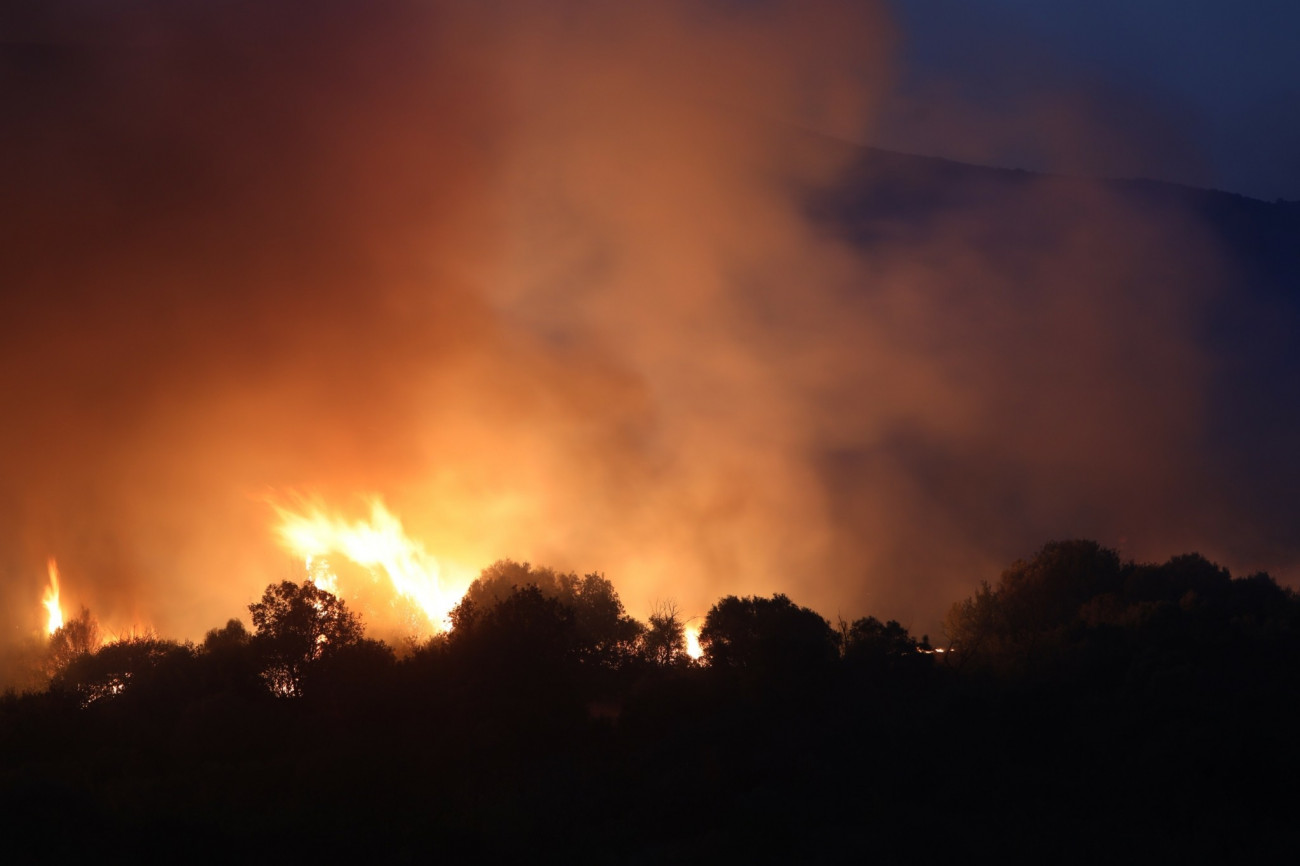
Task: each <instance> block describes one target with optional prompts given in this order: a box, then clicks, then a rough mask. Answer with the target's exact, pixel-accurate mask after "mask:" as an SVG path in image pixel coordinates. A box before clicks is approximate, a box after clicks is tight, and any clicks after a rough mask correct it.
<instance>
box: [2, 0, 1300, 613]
mask: <svg viewBox="0 0 1300 866" xmlns="http://www.w3.org/2000/svg"><path fill="white" fill-rule="evenodd" d="M471 6H472V7H473V8H469V7H471ZM4 14H5V18H4V20H3V28H4V33H5V36H4V44H3V48H2V49H0V58H2V59H3V64H4V65H3V85H2V86H3V93H4V104H5V106H6V107H5V123H4V125H3V128H2V129H0V148H2V149H3V150H2V153H3V158H4V165H5V168H4V172H3V184H4V195H3V199H4V202H5V206H4V208H3V212H2V213H0V220H3V227H4V235H3V236H4V254H3V264H2V265H0V267H2V268H3V271H2V273H0V280H2V282H3V288H2V289H0V291H3V305H4V315H3V317H0V377H2V379H3V392H2V393H3V412H4V419H5V420H4V425H3V427H0V476H2V477H3V486H2V487H0V569H2V571H0V576H2V577H0V579H2V580H3V583H2V584H0V592H2V593H3V601H4V611H5V613H4V623H3V625H4V628H5V633H6V634H8V635H10V636H12V637H21V636H25V635H28V634H29V633H32V632H34V631H36V630H37V629H39V627H40V621H41V620H40V618H41V615H42V609H41V607H40V599H41V593H42V589H43V587H44V584H45V563H46V559H47V558H48V557H50V556H54V557H56V558H57V559H58V563H59V566H60V569H61V572H62V577H63V598H64V599H65V605H67V606H68V607H67V609H69V610H73V609H75V606H76V605H80V604H85V605H87V606H89V607H90V608H91V609H92V610H93V611H94V612H95V613H96V614H97V615H98V616H99V617H100V618H101V619H102V620H103V621H104V622H105V623H106V624H108V625H109V626H110V627H111V626H112V625H113V624H118V627H119V628H121V627H125V626H127V625H129V624H135V623H140V624H147V625H151V626H153V627H155V628H156V629H158V631H159V632H160V633H162V634H164V635H168V636H177V637H197V636H199V635H201V634H202V632H203V631H204V630H206V629H208V628H211V627H213V626H216V625H219V624H221V623H222V622H224V621H225V620H226V619H227V618H229V617H231V616H238V615H240V614H242V613H243V611H244V610H245V605H246V604H247V603H248V602H249V601H252V600H255V599H256V598H257V597H258V596H259V595H260V593H261V590H262V588H263V587H264V586H265V585H266V584H267V583H268V582H271V581H273V580H281V579H284V578H285V577H295V576H296V573H292V572H290V571H289V569H290V564H289V561H288V557H287V555H286V554H285V553H284V552H283V551H282V550H281V549H279V548H278V547H277V545H276V538H275V536H274V533H273V530H272V525H273V523H274V520H275V513H274V510H273V509H272V508H271V506H270V505H269V504H268V500H275V499H278V498H283V497H293V496H305V497H315V498H318V499H319V501H322V502H327V503H329V504H330V505H331V506H332V507H334V508H337V509H339V510H342V511H344V512H350V513H352V514H355V515H358V516H359V515H362V514H364V512H365V510H366V508H367V507H368V506H367V500H366V499H365V497H367V496H370V495H377V496H380V497H382V498H383V501H384V502H385V503H387V505H388V507H389V508H390V509H391V510H392V511H393V512H394V513H395V514H397V515H399V516H400V517H401V519H402V520H403V521H404V523H405V526H406V529H407V531H408V533H409V534H410V535H411V536H413V537H416V538H419V539H420V540H422V541H423V543H424V545H425V547H426V548H427V549H428V551H429V552H430V553H432V554H434V555H435V556H437V557H439V558H440V559H441V560H442V561H443V564H444V567H445V568H446V569H447V571H448V573H449V574H451V575H453V576H456V577H458V578H463V579H468V577H471V576H473V574H474V573H476V572H477V570H478V569H479V568H481V567H483V566H485V565H487V564H489V563H490V562H492V561H493V560H495V559H497V558H500V557H511V558H514V559H518V560H530V561H532V562H534V563H538V564H545V565H551V566H554V567H557V568H561V569H573V570H577V571H580V572H582V571H590V570H601V571H604V572H605V573H606V575H607V576H608V577H610V578H611V579H612V580H613V581H614V583H615V585H616V586H617V587H618V589H619V590H620V592H621V593H622V596H623V598H624V601H625V602H626V603H627V605H628V608H629V611H630V612H631V613H633V614H634V615H637V616H639V617H644V616H645V615H646V614H647V613H648V611H649V610H650V608H651V606H652V604H653V603H654V602H655V601H656V600H660V599H666V598H673V599H676V600H677V602H678V604H679V605H680V607H681V608H682V609H683V611H685V612H686V613H687V615H691V614H703V613H704V612H705V611H706V610H707V609H708V607H709V606H710V605H711V604H712V603H713V602H714V601H715V600H716V599H717V598H718V597H719V596H721V595H723V594H727V593H737V594H754V593H758V594H768V593H772V592H786V593H788V594H789V595H790V596H791V597H793V598H794V599H795V600H796V601H797V602H798V603H800V604H805V605H808V606H811V607H813V608H815V609H817V610H819V611H820V612H822V613H823V614H824V615H826V616H828V617H831V618H834V616H835V615H836V614H837V613H842V614H843V615H845V616H846V617H849V618H852V617H855V616H859V615H864V614H866V613H872V614H875V615H878V616H882V617H892V618H898V619H900V620H902V621H903V622H904V623H905V624H907V625H909V626H910V627H911V628H912V629H913V630H914V631H916V632H921V631H925V630H930V631H932V632H935V633H937V630H938V627H937V622H938V621H939V620H940V619H941V617H942V616H943V613H944V612H945V610H946V609H947V607H948V606H949V605H950V604H951V603H952V602H953V601H954V600H955V599H957V598H960V597H962V596H964V595H967V594H969V593H970V592H971V590H972V589H973V588H974V586H975V585H976V583H977V582H978V581H979V580H980V579H986V578H990V577H993V576H995V575H996V573H997V571H998V569H999V568H1000V567H1002V566H1003V565H1005V564H1006V563H1007V562H1009V561H1010V560H1012V559H1014V558H1016V557H1018V556H1024V555H1027V554H1029V553H1030V552H1032V551H1033V550H1034V549H1035V548H1037V547H1038V546H1039V545H1040V544H1042V543H1043V542H1044V541H1047V540H1049V539H1051V538H1057V537H1069V536H1087V537H1094V538H1096V539H1098V540H1099V541H1101V542H1102V543H1103V544H1108V545H1114V546H1120V547H1121V548H1122V552H1123V553H1124V554H1125V555H1127V556H1134V557H1138V558H1150V559H1158V558H1164V557H1167V556H1169V555H1171V554H1174V553H1180V552H1185V551H1187V550H1192V549H1197V550H1200V551H1201V552H1203V553H1205V554H1206V555H1208V556H1211V557H1218V558H1220V559H1221V560H1222V561H1223V562H1224V564H1226V565H1229V566H1230V567H1232V568H1233V569H1234V570H1242V569H1254V568H1259V567H1267V568H1269V569H1271V570H1272V571H1273V573H1274V575H1275V576H1277V577H1279V578H1281V579H1283V580H1285V579H1286V578H1287V576H1288V574H1289V572H1288V570H1287V569H1289V568H1290V566H1291V564H1292V563H1293V562H1294V557H1295V553H1296V548H1297V542H1296V541H1295V539H1294V537H1292V536H1291V535H1288V532H1289V531H1290V530H1291V529H1293V527H1294V526H1295V525H1296V524H1295V519H1294V518H1295V517H1296V515H1295V506H1294V504H1292V505H1290V506H1286V505H1285V504H1284V503H1283V498H1282V497H1281V496H1280V495H1275V494H1276V492H1277V491H1276V490H1274V489H1273V488H1270V487H1269V486H1268V485H1269V484H1274V485H1276V483H1277V482H1276V479H1277V478H1278V477H1293V476H1294V472H1293V471H1292V472H1291V475H1290V476H1288V475H1286V474H1285V472H1284V473H1283V474H1282V475H1281V476H1279V473H1278V465H1277V461H1279V460H1289V461H1294V458H1293V457H1292V456H1290V455H1289V454H1286V455H1284V454H1283V452H1282V451H1281V450H1279V449H1281V448H1282V447H1283V446H1282V444H1281V440H1280V439H1275V438H1270V437H1264V438H1263V439H1261V440H1260V441H1261V442H1262V445H1260V447H1262V448H1264V449H1265V452H1264V453H1263V456H1262V457H1259V459H1258V460H1256V461H1254V462H1252V461H1247V460H1244V459H1238V458H1240V455H1241V454H1242V453H1243V451H1242V448H1243V447H1244V446H1240V445H1239V444H1238V443H1237V440H1235V439H1233V438H1232V437H1231V436H1228V435H1226V434H1225V433H1224V432H1223V429H1224V428H1223V426H1222V419H1220V418H1217V417H1216V415H1215V412H1216V406H1217V405H1218V404H1217V403H1216V401H1217V400H1219V399H1220V398H1219V396H1216V395H1219V394H1221V392H1223V391H1224V390H1225V389H1226V390H1231V389H1230V388H1228V386H1225V384H1224V383H1225V381H1228V380H1227V379H1226V378H1225V377H1226V376H1227V375H1228V374H1226V373H1224V368H1225V362H1224V359H1223V356H1222V353H1221V352H1219V351H1218V350H1217V349H1215V348H1214V347H1211V346H1208V345H1207V339H1208V338H1207V336H1206V333H1207V332H1206V328H1207V321H1208V320H1209V319H1210V318H1211V316H1212V314H1213V312H1214V311H1215V310H1216V309H1218V307H1217V306H1216V305H1218V304H1221V303H1223V299H1224V298H1225V297H1227V295H1226V294H1225V293H1226V292H1227V291H1228V287H1231V286H1232V285H1233V284H1234V283H1233V279H1234V277H1233V272H1232V267H1233V264H1232V262H1231V261H1230V260H1229V257H1228V256H1226V254H1225V253H1224V252H1223V251H1222V250H1221V249H1220V247H1219V242H1218V241H1217V240H1216V238H1215V237H1214V236H1213V234H1212V232H1210V231H1209V229H1208V228H1207V227H1206V226H1204V225H1202V224H1200V223H1199V222H1198V221H1197V220H1196V219H1195V218H1193V216H1189V215H1188V213H1186V212H1184V211H1180V210H1177V209H1173V208H1166V207H1164V206H1162V205H1160V204H1159V203H1153V204H1149V205H1138V204H1135V200H1134V199H1132V198H1131V197H1125V196H1123V195H1120V194H1119V193H1118V192H1116V191H1115V190H1112V189H1109V188H1107V187H1104V186H1100V185H1089V184H1083V183H1076V184H1071V183H1067V182H1064V181H1059V180H1050V179H1035V178H1032V177H1030V176H1027V175H1025V176H1019V177H1018V178H1017V180H1016V183H1014V184H1012V185H1011V186H1007V187H1006V188H1005V189H1004V188H1003V187H1004V186H1005V184H1002V182H1001V181H998V182H997V183H994V182H993V181H990V184H991V185H992V186H996V187H997V190H996V191H993V192H990V193H989V195H988V196H987V197H985V196H981V195H975V194H970V195H968V194H966V193H969V192H970V191H971V189H978V188H979V187H978V184H977V185H976V186H975V187H970V186H969V185H966V186H963V187H962V189H963V190H964V191H965V192H964V193H963V195H962V196H960V197H959V198H960V199H961V200H960V201H957V202H955V203H953V202H949V203H948V204H946V205H945V206H944V207H943V208H941V209H939V210H937V211H935V212H934V213H930V214H927V215H926V216H925V217H924V218H914V217H915V214H912V212H911V211H909V209H908V206H907V205H905V204H904V205H900V206H898V207H894V208H890V207H883V208H882V207H875V208H872V209H867V210H863V209H862V208H857V207H856V205H854V204H853V203H852V202H848V201H847V200H846V199H844V195H845V194H846V193H845V191H851V190H852V189H854V187H853V186H852V184H853V183H855V182H858V181H860V180H861V177H860V174H861V173H860V172H859V174H857V175H855V174H854V172H855V171H857V170H858V167H859V166H858V164H859V162H860V159H861V158H862V156H863V154H864V153H865V152H864V151H862V150H861V149H859V148H857V147H854V146H850V145H848V144H841V143H839V142H840V141H848V142H868V141H871V140H872V136H873V129H874V124H875V123H876V118H877V117H878V110H879V109H880V107H881V106H882V105H883V104H884V103H885V101H886V100H887V99H888V96H889V94H890V92H891V87H892V86H893V82H894V81H895V80H896V77H897V74H898V69H897V65H896V62H895V57H896V53H895V52H896V48H897V45H898V44H899V40H900V38H901V34H900V32H899V31H898V30H897V29H896V26H895V24H894V23H893V22H891V20H890V19H889V17H888V15H887V14H886V11H885V9H884V7H883V6H877V5H873V4H871V3H840V2H818V3H808V2H800V3H793V2H790V3H781V2H765V3H729V2H713V3H688V2H684V0H683V2H678V3H650V2H645V3H621V4H607V3H598V2H562V3H551V4H545V8H544V9H543V8H542V4H529V3H522V2H520V3H512V2H494V3H483V4H459V3H416V2H395V0H383V2H372V3H367V4H364V5H363V4H353V3H344V2H326V3H318V4H312V7H311V11H310V13H307V12H304V11H303V10H302V7H301V5H300V4H290V3H279V2H270V3H268V2H224V3H215V2H211V3H198V2H192V3H184V4H177V3H168V2H135V3H115V4H110V5H108V6H106V5H105V4H99V3H90V2H77V0H61V2H41V3H27V4H10V7H9V8H8V9H7V10H6V12H5V13H4ZM1072 135H1074V136H1075V137H1074V138H1073V140H1072V142H1071V146H1072V147H1076V148H1077V147H1084V146H1086V138H1080V136H1087V135H1096V136H1097V137H1098V138H1099V139H1104V140H1106V141H1112V140H1113V139H1115V137H1116V136H1120V135H1122V131H1118V130H1115V129H1109V128H1108V129H1097V130H1089V129H1086V128H1084V127H1083V126H1079V125H1077V124H1076V128H1075V130H1074V132H1073V133H1072ZM854 178H857V180H854ZM936 178H937V180H936ZM941 181H942V178H941V177H939V176H938V175H935V176H934V177H931V178H930V179H929V181H927V182H940V183H941ZM837 196H838V198H837ZM909 214H911V215H910V216H909ZM1243 303H1244V302H1243ZM1257 318H1258V319H1261V320H1262V319H1264V318H1267V316H1265V315H1264V314H1263V313H1261V314H1260V315H1259V316H1258V317H1257ZM1251 321H1256V319H1251ZM1267 397H1268V395H1265V396H1264V397H1261V398H1260V399H1261V400H1265V399H1267ZM1251 405H1254V404H1251ZM1247 408H1249V407H1247ZM1257 444H1258V443H1257ZM1234 449H1235V450H1234ZM1268 449H1273V450H1272V451H1270V450H1268ZM1251 453H1252V454H1254V455H1256V456H1259V455H1258V449H1256V451H1252V452H1251ZM1225 455H1228V456H1226V457H1225ZM1234 455H1235V456H1234ZM1229 458H1231V459H1229ZM1234 461H1235V462H1234ZM1286 466H1287V467H1290V466H1291V464H1290V463H1288V464H1286ZM1284 468H1285V467H1284ZM1287 471H1291V470H1290V469H1287ZM1287 508H1290V511H1287V510H1286V509H1287Z"/></svg>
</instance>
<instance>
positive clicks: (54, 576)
mask: <svg viewBox="0 0 1300 866" xmlns="http://www.w3.org/2000/svg"><path fill="white" fill-rule="evenodd" d="M47 565H48V568H49V572H50V585H49V586H47V587H46V588H45V597H44V598H42V599H41V604H43V605H44V606H45V612H46V615H47V618H46V622H45V633H46V634H47V635H52V634H54V633H55V632H56V631H58V630H59V629H60V628H62V627H63V609H62V608H60V607H59V564H58V563H57V562H55V561H54V557H50V560H49V562H48V564H47Z"/></svg>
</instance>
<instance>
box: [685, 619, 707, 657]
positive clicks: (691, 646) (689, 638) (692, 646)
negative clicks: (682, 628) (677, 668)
mask: <svg viewBox="0 0 1300 866" xmlns="http://www.w3.org/2000/svg"><path fill="white" fill-rule="evenodd" d="M686 654H687V655H688V656H690V657H691V658H693V659H696V660H697V661H698V660H699V659H702V658H704V647H702V646H700V630H699V629H698V628H696V627H695V626H693V625H688V626H687V627H686Z"/></svg>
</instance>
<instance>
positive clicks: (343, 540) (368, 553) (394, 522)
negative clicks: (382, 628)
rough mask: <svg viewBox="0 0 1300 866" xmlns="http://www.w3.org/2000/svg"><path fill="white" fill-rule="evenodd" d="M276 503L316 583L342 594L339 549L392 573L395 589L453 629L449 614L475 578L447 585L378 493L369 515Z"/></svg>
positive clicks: (438, 624)
mask: <svg viewBox="0 0 1300 866" xmlns="http://www.w3.org/2000/svg"><path fill="white" fill-rule="evenodd" d="M273 507H274V508H275V510H276V513H277V515H278V516H279V519H280V523H279V525H278V526H277V527H276V533H277V534H278V536H279V538H280V543H281V544H282V545H283V547H284V548H285V549H286V550H287V551H289V552H290V553H292V554H293V555H295V556H297V557H301V558H302V559H303V561H304V563H305V566H306V571H307V579H308V580H310V581H311V582H312V583H314V584H316V585H317V586H318V587H320V588H321V589H324V590H326V591H327V592H331V593H334V594H336V595H337V594H338V593H339V577H338V574H336V573H335V571H334V570H333V569H332V568H331V567H330V563H329V559H328V557H329V556H330V555H332V554H339V555H341V556H343V557H345V558H347V559H349V560H351V561H352V562H354V563H356V564H357V565H360V566H363V567H364V568H365V569H366V570H368V571H369V572H370V574H371V576H373V577H374V578H376V579H378V578H380V577H381V576H386V577H387V578H388V581H389V583H390V585H391V587H392V591H393V593H394V594H395V595H396V596H398V597H400V598H403V599H407V600H409V601H410V602H412V603H413V604H414V605H415V606H416V607H417V608H418V609H419V611H420V612H421V613H422V614H423V616H424V617H425V618H426V619H427V620H428V623H429V626H430V627H431V628H432V630H433V631H447V630H449V629H450V628H451V624H450V622H449V621H448V619H447V616H448V614H449V613H450V612H451V609H452V608H453V607H455V605H456V603H457V602H458V601H460V597H461V596H462V595H464V592H465V589H466V587H467V586H468V583H469V582H468V581H458V582H457V583H463V584H464V585H460V586H457V587H456V589H455V591H452V590H449V589H448V588H446V587H445V586H444V583H445V579H444V576H443V569H442V568H441V567H440V565H439V563H438V560H437V559H435V558H434V557H433V556H432V555H431V554H429V553H428V551H426V550H425V548H424V545H423V544H422V543H421V542H420V541H418V540H415V539H412V538H410V537H408V536H407V534H406V531H405V530H404V529H403V527H402V522H401V521H400V520H399V519H398V518H397V517H396V515H394V514H393V513H392V512H390V511H389V510H388V509H387V508H386V507H384V504H383V502H381V501H380V500H379V499H378V498H374V499H371V500H370V517H369V519H368V520H364V519H363V520H348V519H347V518H345V517H342V516H340V515H338V514H337V513H333V512H331V511H329V510H328V509H326V508H325V507H324V506H323V505H322V504H320V503H313V504H311V505H310V506H308V507H306V509H305V510H304V511H301V512H299V511H294V510H291V509H289V508H285V507H282V506H279V505H274V504H273Z"/></svg>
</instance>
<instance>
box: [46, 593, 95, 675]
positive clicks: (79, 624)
mask: <svg viewBox="0 0 1300 866" xmlns="http://www.w3.org/2000/svg"><path fill="white" fill-rule="evenodd" d="M101 642H102V638H101V636H100V632H99V621H98V620H96V619H95V617H94V616H93V615H92V614H91V612H90V611H89V610H88V609H86V608H85V607H83V608H82V609H81V613H79V614H77V615H76V616H75V617H73V618H72V619H70V620H68V621H67V622H65V623H64V624H63V625H61V626H59V628H58V629H56V630H55V632H54V634H52V635H50V646H49V650H48V651H47V653H46V657H45V659H46V661H45V673H46V676H49V677H54V676H57V675H58V674H59V672H60V671H62V670H63V669H64V668H66V667H67V666H68V665H70V664H72V663H73V662H74V661H76V660H77V659H79V658H81V657H82V656H85V655H89V654H90V653H93V652H94V651H95V650H97V649H99V645H100V643H101Z"/></svg>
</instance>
